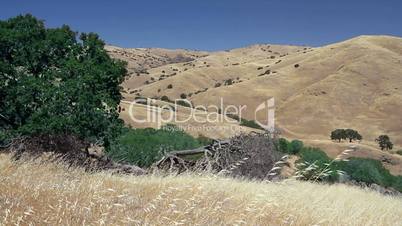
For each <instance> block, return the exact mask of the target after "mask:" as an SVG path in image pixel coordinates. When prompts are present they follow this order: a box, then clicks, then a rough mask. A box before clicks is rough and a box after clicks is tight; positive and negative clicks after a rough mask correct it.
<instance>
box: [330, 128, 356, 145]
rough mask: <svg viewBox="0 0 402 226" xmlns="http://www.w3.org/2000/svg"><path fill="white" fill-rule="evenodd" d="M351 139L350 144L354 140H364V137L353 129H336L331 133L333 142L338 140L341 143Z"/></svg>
mask: <svg viewBox="0 0 402 226" xmlns="http://www.w3.org/2000/svg"><path fill="white" fill-rule="evenodd" d="M346 139H349V142H352V141H354V140H359V141H360V140H362V139H363V137H362V135H360V134H359V132H357V131H356V130H353V129H336V130H334V131H332V132H331V140H337V141H339V142H341V141H342V140H346Z"/></svg>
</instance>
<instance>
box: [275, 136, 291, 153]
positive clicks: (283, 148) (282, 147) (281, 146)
mask: <svg viewBox="0 0 402 226" xmlns="http://www.w3.org/2000/svg"><path fill="white" fill-rule="evenodd" d="M288 146H289V141H288V140H286V139H285V138H282V137H281V138H279V139H278V142H277V147H276V149H277V150H278V151H280V152H282V153H288Z"/></svg>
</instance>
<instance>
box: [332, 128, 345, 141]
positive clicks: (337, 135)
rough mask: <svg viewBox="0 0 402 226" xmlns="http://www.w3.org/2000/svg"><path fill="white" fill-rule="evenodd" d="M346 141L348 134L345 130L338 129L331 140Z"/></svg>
mask: <svg viewBox="0 0 402 226" xmlns="http://www.w3.org/2000/svg"><path fill="white" fill-rule="evenodd" d="M344 139H346V133H345V130H344V129H336V130H334V131H332V132H331V140H337V141H339V142H341V140H344Z"/></svg>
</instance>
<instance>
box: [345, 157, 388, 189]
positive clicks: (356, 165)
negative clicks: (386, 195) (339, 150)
mask: <svg viewBox="0 0 402 226" xmlns="http://www.w3.org/2000/svg"><path fill="white" fill-rule="evenodd" d="M338 168H341V169H342V170H343V171H344V172H345V173H347V174H348V175H349V176H350V178H351V179H353V180H356V181H360V182H365V183H368V184H372V183H375V184H378V185H381V186H385V187H390V186H392V185H393V182H394V176H392V175H391V174H390V173H389V171H388V170H387V169H385V168H384V166H383V165H382V164H381V162H380V161H378V160H374V159H362V158H351V159H349V161H348V162H340V163H338Z"/></svg>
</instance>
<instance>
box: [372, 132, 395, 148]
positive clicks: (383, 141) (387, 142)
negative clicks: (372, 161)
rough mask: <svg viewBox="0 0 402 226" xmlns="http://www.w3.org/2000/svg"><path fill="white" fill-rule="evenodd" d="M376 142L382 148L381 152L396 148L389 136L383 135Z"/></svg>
mask: <svg viewBox="0 0 402 226" xmlns="http://www.w3.org/2000/svg"><path fill="white" fill-rule="evenodd" d="M375 141H376V142H377V143H378V146H380V148H381V150H384V149H385V150H392V148H393V147H394V144H393V143H392V142H391V139H390V138H389V136H388V135H381V136H379V137H378V138H377V139H375Z"/></svg>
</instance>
